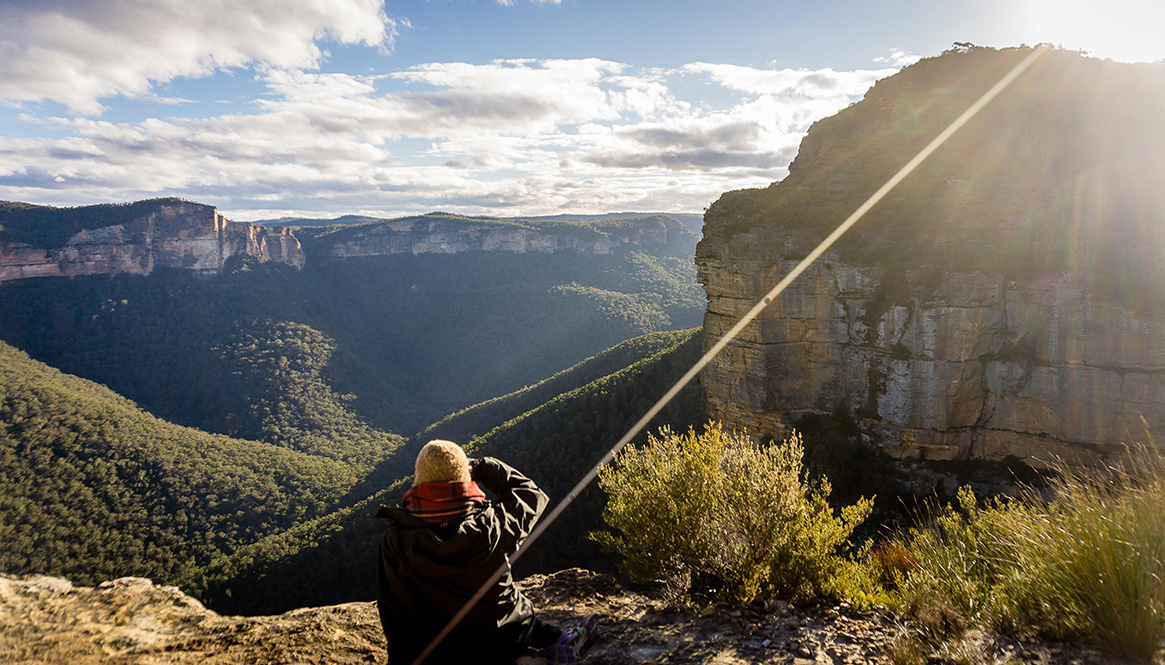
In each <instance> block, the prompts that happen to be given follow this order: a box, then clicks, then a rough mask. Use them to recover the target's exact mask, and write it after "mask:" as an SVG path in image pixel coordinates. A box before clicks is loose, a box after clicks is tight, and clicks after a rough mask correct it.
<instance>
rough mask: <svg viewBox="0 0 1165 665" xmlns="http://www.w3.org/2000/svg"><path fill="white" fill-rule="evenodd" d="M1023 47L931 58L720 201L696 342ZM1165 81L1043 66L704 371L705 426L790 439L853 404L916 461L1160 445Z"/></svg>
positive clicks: (709, 226)
mask: <svg viewBox="0 0 1165 665" xmlns="http://www.w3.org/2000/svg"><path fill="white" fill-rule="evenodd" d="M1023 55H1026V53H1023V52H1022V51H1021V52H1015V51H1005V52H997V51H993V50H988V49H973V50H971V51H970V52H959V53H948V54H945V55H944V56H942V57H940V58H935V59H931V60H924V61H922V62H920V63H919V64H918V65H915V66H913V67H910V68H908V69H906V70H904V71H903V72H901V73H899V74H898V75H896V76H894V77H892V78H890V79H887V80H885V81H882V82H879V84H878V85H877V86H875V87H874V88H873V89H872V90H871V91H870V92H869V93H868V94H867V96H866V99H865V100H864V101H862V102H861V103H859V104H857V105H855V106H853V107H851V108H850V109H847V110H846V111H843V112H842V113H840V114H838V115H837V116H834V117H832V118H829V119H826V120H824V121H822V122H820V123H818V124H817V125H815V126H814V127H813V128H812V129H811V130H810V133H809V135H808V136H807V138H806V139H805V141H804V142H803V143H802V146H801V152H800V153H799V155H798V158H797V160H796V162H795V163H794V165H793V167H792V168H791V169H790V170H791V174H790V176H789V178H788V179H786V180H785V181H783V182H781V183H778V184H775V185H774V186H772V187H770V188H768V189H766V190H753V191H741V192H731V193H729V194H726V195H725V196H724V197H722V198H721V200H720V201H718V202H717V203H716V204H715V205H713V206H712V207H711V208H710V209H709V211H708V214H707V215H706V217H705V238H704V240H703V241H701V243H700V245H699V247H698V249H697V256H696V262H697V266H698V274H699V280H700V282H701V283H702V284H703V285H704V288H705V290H706V293H707V297H708V309H707V312H706V315H705V328H704V332H705V348H706V349H707V348H709V347H710V346H711V345H712V344H713V343H715V341H717V339H719V337H720V336H721V335H722V334H723V332H724V331H725V330H727V329H728V328H729V327H730V326H731V325H732V324H733V323H735V321H736V320H737V319H738V318H739V317H740V316H741V315H743V314H744V313H745V312H747V311H748V310H749V309H750V308H751V307H752V305H753V304H754V303H755V302H756V301H757V300H758V299H759V298H760V297H761V296H762V295H763V294H765V293H766V292H767V291H768V290H769V289H770V288H771V287H772V286H773V285H774V284H776V282H777V281H778V280H779V279H780V278H781V277H782V276H784V275H785V274H787V273H788V272H789V270H790V269H791V268H792V267H793V266H794V265H796V263H797V262H798V261H799V260H800V259H801V258H802V257H804V256H805V255H806V254H807V253H808V251H809V250H810V249H811V248H812V247H814V246H815V245H816V244H817V243H818V242H820V240H821V239H822V238H824V237H825V235H827V234H828V232H829V231H831V230H832V228H833V227H834V226H836V225H837V224H839V223H840V222H841V221H842V220H844V219H845V217H846V216H847V215H848V214H849V212H851V211H852V210H854V209H856V208H857V207H858V205H859V204H860V203H861V202H862V201H864V200H865V197H866V196H868V195H869V194H870V193H872V191H873V190H874V189H875V188H876V187H878V186H880V185H881V184H882V182H884V181H885V180H886V179H887V178H888V177H889V176H890V175H891V174H892V173H893V172H894V171H896V170H897V169H898V168H899V167H900V166H901V165H902V164H904V163H905V162H906V161H907V160H908V159H909V158H910V157H911V156H913V153H914V152H915V151H916V150H917V149H918V148H919V147H921V145H923V144H925V142H927V141H929V139H930V138H931V137H932V136H934V135H935V134H937V133H938V131H940V130H941V129H942V128H943V127H945V125H946V123H947V122H949V120H950V119H953V117H954V116H955V115H957V114H958V113H959V112H961V111H962V110H963V108H966V106H969V105H970V103H971V101H973V100H974V99H975V98H976V97H977V96H978V95H979V94H980V93H981V92H982V91H983V90H985V89H986V87H987V86H989V85H990V84H992V83H994V81H995V80H997V79H998V78H999V76H1001V75H1002V72H1005V71H1006V70H1007V69H1008V68H1009V67H1011V66H1013V65H1014V64H1015V63H1016V62H1018V60H1019V58H1020V57H1022V56H1023ZM1163 70H1165V67H1162V66H1156V67H1153V66H1134V65H1119V64H1115V63H1111V62H1099V61H1095V60H1090V59H1087V58H1083V57H1081V56H1079V55H1076V54H1071V53H1063V52H1053V53H1051V54H1048V55H1046V56H1044V57H1043V58H1042V60H1041V61H1040V62H1038V63H1037V65H1036V66H1035V67H1033V69H1032V70H1029V72H1028V73H1027V74H1025V75H1024V77H1023V78H1021V79H1020V80H1018V81H1017V82H1016V84H1015V85H1014V86H1013V88H1012V89H1010V90H1008V91H1007V92H1006V93H1005V94H1004V95H1003V96H1001V97H1000V98H999V99H997V100H996V102H995V103H994V104H993V105H992V106H991V107H988V109H987V110H985V111H984V112H983V113H982V114H981V115H980V116H979V117H977V118H976V119H975V120H974V121H972V123H970V124H968V125H967V126H966V127H965V128H964V130H963V132H962V133H960V134H958V135H956V138H954V139H952V141H951V142H950V143H948V144H947V145H946V146H944V147H943V148H942V149H941V150H940V151H939V152H938V153H936V154H935V155H934V157H933V158H932V160H931V161H929V162H927V163H925V164H924V166H923V167H922V168H920V169H919V171H916V172H915V173H914V174H912V175H911V176H909V177H908V178H907V180H906V181H904V183H903V184H902V185H901V186H900V187H899V189H898V190H895V192H894V193H892V194H891V195H890V196H889V197H888V198H887V199H885V200H884V201H883V202H882V203H881V204H879V206H877V207H876V208H875V209H874V210H873V211H872V212H871V213H870V215H869V216H867V218H866V219H865V220H863V221H862V222H861V223H860V224H859V226H857V227H855V228H854V230H853V231H851V234H850V235H849V236H847V237H846V238H845V239H844V240H843V241H842V242H840V243H839V244H838V245H836V246H835V248H834V249H832V250H830V251H829V252H827V253H826V254H825V255H824V256H823V257H822V258H821V259H820V260H819V261H818V262H817V263H816V264H815V265H814V266H813V267H812V268H811V269H810V270H809V271H807V272H806V273H805V274H803V275H802V276H801V277H800V278H798V280H797V281H796V282H794V283H793V284H792V286H791V287H790V288H789V289H788V290H787V291H785V293H784V294H782V295H781V296H780V297H779V298H778V299H777V300H776V301H775V302H773V303H772V304H771V305H770V306H769V307H768V308H766V310H765V311H764V312H763V314H762V315H761V317H760V318H759V319H758V320H757V321H755V322H753V324H751V325H750V326H749V327H748V328H747V329H746V330H745V332H744V333H743V335H742V336H741V337H740V338H739V339H738V340H737V341H736V342H734V343H732V344H731V345H729V346H728V348H726V349H725V351H724V352H723V353H722V354H721V356H720V357H719V358H717V359H716V360H715V361H713V363H712V364H710V365H709V367H708V368H707V369H706V370H705V372H704V374H703V376H702V379H701V381H702V384H703V387H704V389H705V391H706V395H707V401H708V407H709V411H710V413H709V415H710V417H712V418H715V419H719V420H722V421H723V422H724V423H726V424H727V425H728V426H730V427H738V428H746V429H748V430H749V431H750V432H752V433H753V434H754V435H756V436H764V435H772V436H782V435H784V434H785V433H786V432H787V431H788V427H789V425H790V424H791V423H793V422H794V421H795V420H796V419H797V418H798V417H799V416H800V415H802V414H805V413H821V414H825V413H831V412H835V411H837V410H838V409H846V410H849V411H850V412H852V413H853V415H854V416H855V418H856V419H857V421H858V424H859V425H860V426H861V428H862V430H863V432H864V434H865V437H866V438H867V440H869V441H871V442H873V443H875V444H876V445H878V446H879V447H880V448H881V449H882V450H884V451H885V452H887V453H890V454H892V455H894V456H897V457H908V456H911V457H917V458H922V459H943V460H947V459H956V460H957V459H989V460H1001V459H1003V458H1005V457H1007V456H1009V455H1015V456H1018V457H1021V458H1026V459H1027V460H1028V461H1030V462H1034V463H1036V464H1039V463H1040V462H1041V461H1047V460H1050V459H1051V458H1052V457H1053V456H1060V457H1063V458H1066V460H1068V461H1070V462H1072V463H1080V464H1093V463H1096V462H1097V461H1099V460H1100V459H1101V458H1103V457H1104V456H1106V455H1108V454H1110V453H1117V452H1119V451H1121V450H1122V449H1123V444H1136V443H1150V442H1152V441H1165V306H1163V305H1165V302H1163V301H1165V299H1163V298H1162V294H1165V270H1162V267H1161V266H1162V265H1163V261H1165V260H1163V259H1162V258H1161V257H1163V256H1165V196H1163V195H1162V191H1161V190H1162V188H1161V187H1160V183H1161V182H1162V180H1161V179H1162V177H1165V164H1163V163H1162V160H1161V158H1160V155H1161V154H1163V152H1165V125H1163V122H1162V118H1165V75H1163Z"/></svg>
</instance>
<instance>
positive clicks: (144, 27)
mask: <svg viewBox="0 0 1165 665" xmlns="http://www.w3.org/2000/svg"><path fill="white" fill-rule="evenodd" d="M1161 6H1162V3H1157V2H1147V1H1141V0H1110V1H1108V2H1105V3H1103V4H1096V3H1088V2H1083V1H1081V0H1008V1H1006V2H1004V1H999V0H975V1H966V2H960V1H957V0H949V1H944V2H934V1H922V0H901V1H891V0H867V1H864V2H858V1H849V0H844V1H829V0H819V1H816V2H777V1H770V2H762V1H760V0H718V1H715V2H711V1H697V0H670V1H668V0H560V1H559V2H554V1H552V0H542V1H538V0H472V1H471V0H409V1H403V0H402V1H399V2H397V1H391V0H390V1H389V2H382V1H381V0H200V2H197V3H194V2H189V1H188V0H0V199H6V200H18V201H29V202H34V203H42V204H51V205H82V204H89V203H98V202H106V201H129V200H136V199H142V198H150V197H156V196H181V197H185V198H189V199H192V200H196V201H200V202H204V203H209V204H212V205H215V206H218V208H219V209H220V210H221V211H222V212H223V213H224V214H225V215H227V216H228V217H230V218H232V219H237V220H248V219H260V218H272V217H280V216H287V215H293V216H301V215H302V216H321V217H326V216H334V215H340V214H347V213H359V214H371V215H383V216H396V215H401V214H409V213H417V212H427V211H431V210H446V211H451V212H461V213H467V214H497V215H527V214H554V213H563V212H576V213H584V212H592V213H593V212H607V211H627V210H639V211H646V210H660V211H673V212H698V211H700V210H702V209H703V208H704V207H706V206H707V205H709V204H710V203H711V202H712V201H714V200H715V199H716V198H717V197H718V196H719V194H720V193H721V192H724V191H727V190H731V189H739V188H742V187H757V186H765V185H767V184H769V183H771V182H773V181H775V180H779V179H781V178H782V177H784V175H785V174H786V173H787V166H788V164H789V162H790V161H791V160H792V158H793V157H794V156H795V155H796V149H797V146H798V144H799V142H800V140H801V138H802V137H803V136H804V133H805V132H806V131H807V129H808V127H809V126H810V125H811V124H812V122H813V121H814V120H816V119H819V118H821V117H824V116H827V115H830V114H832V113H835V112H836V111H837V110H839V109H841V108H844V107H845V106H847V105H849V104H851V103H853V102H855V101H858V100H860V99H861V97H862V95H863V94H864V93H865V91H866V90H867V89H868V88H869V86H870V85H871V84H872V83H873V82H874V81H876V80H877V79H879V78H883V77H885V76H889V75H892V74H893V73H894V72H896V71H897V70H898V69H900V68H901V67H903V66H907V65H909V64H910V63H911V62H913V61H914V60H916V59H917V58H919V57H928V56H933V55H938V54H939V53H940V52H942V51H943V50H944V49H946V48H949V47H950V46H951V45H952V44H953V43H954V42H956V41H960V42H972V43H975V44H979V45H983V46H995V47H1007V46H1017V45H1019V44H1025V43H1026V44H1029V45H1031V44H1036V43H1041V42H1050V43H1053V44H1057V45H1062V46H1064V47H1067V48H1079V49H1083V50H1085V51H1088V52H1089V53H1091V54H1093V55H1095V56H1097V57H1110V58H1114V59H1118V60H1126V61H1139V60H1148V61H1156V60H1160V59H1162V58H1165V40H1163V39H1161V38H1160V37H1159V36H1158V32H1157V31H1158V30H1159V26H1160V25H1162V24H1165V20H1163V19H1165V9H1162V8H1161Z"/></svg>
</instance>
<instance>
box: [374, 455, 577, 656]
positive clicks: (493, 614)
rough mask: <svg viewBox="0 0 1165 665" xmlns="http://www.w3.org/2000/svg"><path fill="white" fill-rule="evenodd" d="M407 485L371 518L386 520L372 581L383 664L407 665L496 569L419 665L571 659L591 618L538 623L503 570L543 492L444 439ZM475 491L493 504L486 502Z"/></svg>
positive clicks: (534, 517)
mask: <svg viewBox="0 0 1165 665" xmlns="http://www.w3.org/2000/svg"><path fill="white" fill-rule="evenodd" d="M414 480H415V484H414V485H413V487H412V488H411V489H410V490H409V491H408V492H407V493H406V494H405V496H404V499H403V500H402V501H401V508H389V507H387V506H381V508H380V512H379V513H377V517H381V518H385V519H387V520H388V521H389V526H388V530H387V531H386V532H385V534H384V537H383V538H382V539H381V542H380V562H379V565H378V576H377V586H378V592H377V609H378V610H379V613H380V623H381V626H382V627H383V628H384V635H385V637H386V638H387V639H388V658H389V663H391V665H410V664H411V663H413V662H415V661H416V659H417V658H419V657H420V655H421V654H422V653H423V652H424V650H425V649H426V647H427V646H429V644H430V642H432V641H433V640H434V638H435V637H436V636H437V635H438V633H440V632H441V630H442V629H444V628H445V626H446V624H448V623H449V621H450V619H452V618H453V617H454V615H456V614H457V613H458V612H460V611H461V609H462V607H464V606H465V605H466V603H468V602H469V600H470V599H471V598H472V597H473V596H474V594H476V593H477V592H478V591H479V590H480V589H481V588H482V586H483V585H485V583H486V582H487V581H488V580H489V579H490V578H491V577H492V576H493V575H494V574H495V573H497V572H498V571H499V570H504V571H505V572H504V574H503V575H502V576H501V578H500V579H499V580H498V581H497V582H496V583H495V584H493V586H492V587H491V588H490V589H489V590H488V592H487V593H486V594H485V596H484V597H483V598H482V599H481V600H480V602H478V603H477V604H476V605H475V606H474V607H473V608H472V609H470V610H469V612H468V614H466V616H465V617H464V618H463V619H462V620H461V621H460V622H459V623H458V625H457V626H456V627H455V628H454V629H453V631H452V632H451V633H450V634H449V635H448V636H447V637H445V639H443V640H442V641H441V642H440V643H439V644H438V645H437V646H436V648H435V649H434V650H433V652H432V653H431V655H430V656H429V657H428V658H427V659H426V660H425V662H426V663H458V662H473V663H490V664H492V663H497V664H499V665H501V664H503V663H504V664H506V665H509V664H512V663H514V662H515V661H516V660H517V659H518V658H519V657H522V658H523V659H525V657H526V656H531V657H534V658H536V659H537V660H539V661H542V662H549V663H573V662H577V661H578V660H579V659H580V658H579V651H580V649H581V648H583V647H584V646H586V644H587V643H588V642H589V641H590V639H591V638H592V637H593V635H594V629H595V626H596V624H597V617H588V618H587V621H586V622H584V624H583V625H582V626H577V627H574V628H572V629H568V630H565V631H564V630H560V629H559V628H557V627H555V626H553V625H551V624H548V623H545V622H543V621H541V620H539V619H538V618H536V617H535V616H534V605H533V603H531V602H530V599H529V598H527V597H526V596H524V595H523V594H522V593H521V592H520V591H519V590H518V589H517V588H516V587H515V586H514V581H513V577H512V576H511V574H510V570H509V557H510V555H512V554H513V553H514V552H515V551H516V550H517V549H518V547H519V546H520V545H521V544H522V541H523V540H525V539H526V536H527V535H529V533H530V530H531V529H532V528H533V527H534V524H535V522H537V521H538V517H539V516H540V515H541V514H542V511H543V510H545V508H546V504H547V502H548V499H547V497H546V494H545V493H544V492H543V491H542V490H540V489H538V486H537V485H535V484H534V481H532V480H530V479H529V478H527V477H526V476H524V475H522V474H521V473H520V472H519V471H518V470H517V469H514V468H513V467H511V466H509V465H507V464H505V463H504V462H502V461H500V460H497V459H494V458H492V457H484V458H481V459H475V460H472V461H471V460H469V458H468V457H466V455H465V452H464V451H463V450H462V449H461V446H459V445H457V444H456V443H453V442H451V441H441V440H436V441H430V442H429V443H427V444H425V446H424V448H422V449H421V452H420V453H419V454H418V455H417V460H416V476H415V479H414ZM483 487H484V488H485V489H487V490H489V491H490V492H492V493H493V494H494V495H495V497H496V500H494V501H489V500H487V499H486V495H485V493H484V492H483V491H482V489H481V488H483Z"/></svg>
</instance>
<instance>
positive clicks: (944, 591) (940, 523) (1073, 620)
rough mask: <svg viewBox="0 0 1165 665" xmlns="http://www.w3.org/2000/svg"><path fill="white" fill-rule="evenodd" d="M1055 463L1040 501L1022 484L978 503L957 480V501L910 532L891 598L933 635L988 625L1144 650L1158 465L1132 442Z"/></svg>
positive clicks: (1157, 553)
mask: <svg viewBox="0 0 1165 665" xmlns="http://www.w3.org/2000/svg"><path fill="white" fill-rule="evenodd" d="M1061 472H1062V473H1063V475H1062V477H1061V479H1059V480H1058V481H1056V482H1055V483H1054V484H1053V487H1052V490H1053V492H1052V493H1053V495H1054V499H1052V500H1050V501H1045V500H1042V499H1041V498H1040V496H1038V495H1037V494H1036V493H1035V492H1034V491H1029V492H1028V493H1027V495H1026V496H1025V497H1024V499H1023V500H1021V501H1012V502H1008V503H999V502H996V503H993V504H991V505H989V506H988V507H986V508H979V507H976V505H975V501H974V496H973V495H972V494H971V493H970V491H969V490H966V489H965V488H964V489H963V490H961V491H960V494H959V498H960V504H961V505H960V508H961V511H956V510H953V509H948V510H946V511H943V512H941V513H939V514H938V515H937V516H936V517H935V518H934V519H933V521H932V523H931V524H930V525H928V526H927V527H925V528H922V529H917V530H915V531H914V532H912V533H911V535H910V537H909V539H908V540H909V548H910V550H911V552H912V554H913V555H914V557H915V560H916V561H917V562H918V565H917V567H916V568H914V569H913V570H911V571H910V572H909V573H908V574H907V576H906V579H905V580H904V581H903V583H902V585H901V587H900V588H899V589H898V591H897V592H896V596H895V602H896V605H897V607H898V609H899V610H900V611H902V612H904V613H906V614H909V615H911V616H912V617H914V618H915V619H916V623H917V625H919V626H921V627H922V628H923V629H924V631H925V632H927V633H929V637H931V638H932V639H934V640H936V641H941V640H942V639H944V638H945V637H950V636H957V635H958V634H959V633H961V632H962V630H964V629H965V628H968V627H970V626H971V625H989V626H991V627H993V628H996V629H1002V630H1007V631H1031V632H1035V633H1037V634H1041V635H1045V636H1050V637H1057V638H1065V637H1074V636H1079V637H1083V638H1085V639H1087V640H1089V641H1092V642H1094V643H1096V644H1098V645H1100V646H1102V647H1103V648H1105V649H1107V650H1108V651H1110V652H1111V653H1112V654H1113V655H1116V656H1119V657H1121V658H1132V659H1138V660H1145V661H1147V660H1151V659H1152V657H1153V655H1154V654H1155V653H1156V651H1157V648H1158V644H1159V642H1160V640H1161V639H1162V637H1165V464H1163V462H1162V460H1161V458H1160V457H1158V456H1156V455H1154V454H1152V453H1142V454H1138V455H1135V456H1133V458H1132V459H1131V460H1130V461H1129V462H1128V463H1127V464H1125V465H1122V466H1118V467H1115V468H1111V469H1104V470H1101V471H1093V472H1090V473H1082V472H1069V471H1068V470H1067V469H1061ZM937 599H941V602H938V600H937Z"/></svg>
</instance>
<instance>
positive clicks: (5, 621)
mask: <svg viewBox="0 0 1165 665" xmlns="http://www.w3.org/2000/svg"><path fill="white" fill-rule="evenodd" d="M519 586H520V587H521V588H522V589H523V591H524V592H525V593H526V594H527V595H529V596H530V597H531V598H532V599H533V600H534V603H535V606H536V607H538V608H539V611H540V613H541V615H542V616H543V617H545V618H547V619H548V620H550V621H554V622H557V623H560V624H563V625H566V624H569V623H572V622H578V621H580V620H581V619H582V618H583V617H585V616H586V615H588V614H592V613H598V614H599V615H601V616H602V623H601V624H600V632H599V636H598V638H597V640H596V642H595V644H594V645H593V646H592V647H591V648H590V649H589V650H588V652H587V653H586V657H585V659H584V662H586V663H593V664H595V665H599V664H607V665H630V664H632V663H636V664H637V663H665V664H677V665H678V664H684V665H687V664H695V663H709V664H711V663H715V664H717V665H737V664H740V665H743V664H745V663H762V662H763V663H789V664H796V665H810V664H813V663H884V662H892V661H891V654H892V653H894V652H895V649H900V648H901V647H900V646H896V645H897V644H899V643H900V642H901V641H902V640H903V639H904V638H905V637H906V636H908V635H909V634H910V633H911V631H912V629H911V627H910V626H909V624H908V623H905V622H902V621H899V620H897V619H895V618H894V617H893V616H891V615H889V614H888V613H887V612H885V611H883V610H870V611H859V610H856V609H854V608H851V607H849V606H847V605H846V604H844V603H843V604H815V605H810V606H806V607H797V606H792V605H789V604H788V603H784V602H780V601H770V602H768V603H765V604H756V605H755V606H754V607H750V608H749V609H747V610H745V611H735V610H730V609H728V608H727V607H724V606H721V605H710V606H708V607H705V608H704V609H703V610H702V611H698V612H688V611H683V610H678V609H676V608H674V607H672V606H670V605H668V604H667V603H665V602H663V601H662V600H660V599H658V598H654V597H652V596H651V595H650V594H641V593H635V592H632V591H628V590H626V589H624V588H623V587H621V586H620V585H619V584H618V583H616V582H615V580H614V579H613V578H611V577H610V576H607V575H599V574H595V573H592V572H588V571H584V570H580V569H571V570H565V571H561V572H558V573H555V574H552V575H534V576H531V577H528V578H526V579H525V580H523V581H522V582H520V583H519ZM0 625H3V626H4V628H3V630H0V661H2V662H4V663H70V664H71V665H86V664H89V663H124V664H131V663H141V664H146V663H149V664H151V665H157V664H167V663H211V664H226V663H383V662H384V661H385V660H386V658H387V653H386V652H385V647H384V637H383V635H382V634H381V630H380V623H379V620H378V619H377V615H376V606H375V603H371V602H358V603H347V604H344V605H336V606H331V607H314V608H304V609H298V610H294V611H291V612H288V613H286V614H281V615H278V616H260V617H239V616H220V615H218V614H216V613H214V612H212V611H210V610H208V609H206V608H205V607H203V606H202V604H201V603H199V602H198V601H197V600H195V599H193V598H191V597H189V596H187V595H185V594H183V593H182V592H181V591H179V590H178V589H177V588H175V587H168V586H156V585H154V584H152V583H151V582H150V581H149V580H146V579H142V578H134V577H126V578H122V579H118V580H114V581H112V582H106V583H104V584H101V585H100V586H98V587H96V588H92V587H76V586H73V585H72V584H70V583H69V582H68V581H66V580H62V579H59V578H52V577H44V576H31V577H25V578H15V577H7V576H3V575H0ZM958 649H959V650H960V652H959V653H954V652H953V651H951V648H950V647H948V648H947V649H946V651H940V652H936V653H933V654H929V655H924V656H922V660H921V661H919V662H932V663H945V662H1015V661H1019V662H1039V663H1074V664H1081V665H1085V664H1087V665H1091V664H1093V663H1104V662H1108V661H1107V660H1106V659H1105V658H1104V657H1103V656H1102V655H1101V654H1098V653H1096V652H1094V651H1091V650H1089V649H1084V648H1080V647H1074V646H1069V645H1062V644H1046V643H1038V642H1031V641H1015V640H1011V639H1004V638H1000V637H998V636H994V635H987V634H983V633H978V632H971V633H968V634H967V635H966V636H965V637H964V639H963V641H962V642H961V643H960V644H959V646H958ZM1163 655H1165V654H1159V656H1158V658H1157V661H1156V662H1158V663H1162V662H1165V658H1163V657H1162V656H1163Z"/></svg>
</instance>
